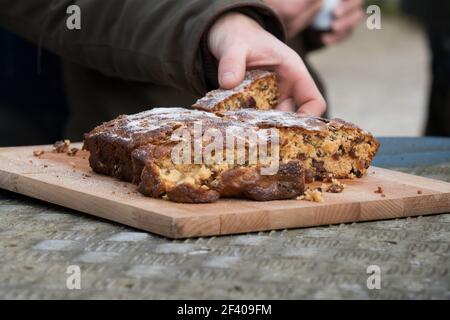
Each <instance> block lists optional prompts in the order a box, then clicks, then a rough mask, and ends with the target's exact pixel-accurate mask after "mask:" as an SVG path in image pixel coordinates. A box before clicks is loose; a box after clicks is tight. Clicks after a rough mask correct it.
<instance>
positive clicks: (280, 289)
mask: <svg viewBox="0 0 450 320" xmlns="http://www.w3.org/2000/svg"><path fill="white" fill-rule="evenodd" d="M382 145H383V147H382V150H381V151H380V154H379V156H378V157H377V159H376V161H375V164H376V165H379V166H383V167H391V168H392V167H394V168H396V169H398V170H401V171H404V172H409V173H413V174H417V175H422V176H428V177H432V178H435V179H441V180H445V181H449V182H450V139H424V138H423V139H406V138H405V139H382ZM73 266H75V267H73ZM369 266H376V267H375V268H379V269H377V270H379V271H380V285H381V288H380V289H369V288H368V287H367V280H368V278H369V277H370V276H372V277H373V273H368V267H369ZM73 268H75V269H73ZM78 268H79V269H78ZM449 269H450V215H449V214H440V215H432V216H425V217H416V218H406V219H395V220H388V221H376V222H364V223H352V224H341V225H332V226H326V227H314V228H303V229H293V230H281V231H272V232H260V233H252V234H243V235H234V236H221V237H208V238H197V239H188V240H181V241H180V240H169V239H166V238H163V237H160V236H157V235H154V234H150V233H146V232H141V231H139V230H136V229H132V228H129V227H126V226H123V225H119V224H115V223H112V222H109V221H106V220H101V219H98V218H95V217H92V216H88V215H85V214H82V213H79V212H76V211H73V210H69V209H65V208H62V207H58V206H55V205H51V204H48V203H44V202H41V201H38V200H34V199H31V198H28V197H25V196H21V195H17V194H14V193H11V192H7V191H0V298H2V299H53V298H55V299H78V298H81V299H98V298H101V299H103V298H106V299H107V298H115V299H142V298H146V299H147V298H149V299H240V298H243V299H279V298H280V299H303V298H312V299H321V298H329V299H339V298H343V299H351V298H357V299H371V298H373V299H379V298H383V299H418V298H425V299H427V298H442V299H450V271H449ZM74 270H75V273H76V272H77V271H78V270H79V271H80V280H81V281H80V289H77V288H73V284H74V283H76V281H75V282H74V280H73V279H74V278H73V276H75V275H76V274H73V273H70V272H74ZM68 272H69V273H68ZM371 272H372V271H371ZM68 282H69V286H67V284H68Z"/></svg>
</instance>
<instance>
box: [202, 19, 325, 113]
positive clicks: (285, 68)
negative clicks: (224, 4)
mask: <svg viewBox="0 0 450 320" xmlns="http://www.w3.org/2000/svg"><path fill="white" fill-rule="evenodd" d="M208 45H209V50H210V51H211V53H212V54H213V55H214V56H215V57H216V58H217V59H218V60H219V71H218V76H219V84H220V86H221V88H223V89H231V88H234V87H235V86H237V85H238V84H239V83H241V82H242V80H243V79H244V76H245V71H246V70H247V69H255V68H264V69H270V70H273V71H274V72H275V73H276V74H277V77H278V85H279V89H280V104H279V105H278V107H277V109H280V110H288V111H294V110H295V105H297V106H299V108H298V112H301V113H305V114H309V115H316V116H320V115H322V114H323V113H324V111H325V109H326V103H325V100H324V98H323V97H322V95H321V94H320V92H319V90H318V89H317V86H316V84H315V83H314V80H313V79H312V77H311V75H310V74H309V72H308V70H307V68H306V66H305V64H304V63H303V61H302V59H301V58H300V56H299V55H298V54H297V53H296V52H295V51H293V50H292V49H291V48H289V47H288V46H287V45H285V44H284V43H283V42H281V41H280V40H278V39H277V38H276V37H274V36H273V35H272V34H270V33H269V32H267V31H266V30H264V29H263V28H262V27H261V26H260V25H259V24H258V23H257V22H256V21H254V20H253V19H251V18H249V17H248V16H246V15H243V14H240V13H227V14H225V15H223V16H222V17H220V18H219V19H218V20H217V21H216V22H215V24H214V25H213V26H212V28H211V29H210V31H209V34H208Z"/></svg>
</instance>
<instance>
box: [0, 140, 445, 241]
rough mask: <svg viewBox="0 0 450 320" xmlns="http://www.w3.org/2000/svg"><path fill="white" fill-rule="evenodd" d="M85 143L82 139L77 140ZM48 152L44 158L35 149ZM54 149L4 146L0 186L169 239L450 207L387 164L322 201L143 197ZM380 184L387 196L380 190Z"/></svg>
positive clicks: (440, 188) (435, 190)
mask: <svg viewBox="0 0 450 320" xmlns="http://www.w3.org/2000/svg"><path fill="white" fill-rule="evenodd" d="M73 146H75V147H81V145H80V144H75V145H73ZM35 150H45V151H46V152H45V153H44V154H43V155H42V156H40V157H35V156H33V151H35ZM51 150H52V147H51V146H32V147H13V148H0V187H1V188H4V189H7V190H11V191H14V192H18V193H21V194H24V195H27V196H30V197H33V198H37V199H41V200H44V201H48V202H51V203H55V204H58V205H61V206H64V207H68V208H71V209H75V210H78V211H81V212H85V213H88V214H92V215H95V216H98V217H102V218H105V219H108V220H112V221H116V222H119V223H123V224H126V225H129V226H132V227H135V228H138V229H142V230H146V231H150V232H153V233H157V234H160V235H164V236H167V237H170V238H187V237H198V236H210V235H221V234H234V233H244V232H252V231H265V230H273V229H286V228H297V227H309V226H318V225H328V224H336V223H345V222H358V221H369V220H379V219H392V218H399V217H407V216H417V215H426V214H434V213H443V212H449V211H450V183H446V182H441V181H437V180H432V179H427V178H423V177H417V176H413V175H409V174H405V173H400V172H395V171H391V170H386V169H381V168H370V170H369V174H368V175H367V176H365V177H363V178H362V179H356V180H343V183H345V184H346V188H345V190H344V192H343V193H340V194H331V193H325V194H324V199H325V201H324V202H323V203H313V202H308V201H304V200H283V201H270V202H254V201H247V200H238V199H223V200H220V201H218V202H216V203H210V204H180V203H173V202H169V201H165V200H160V199H152V198H147V197H144V196H142V195H141V194H139V193H138V192H137V191H136V186H134V185H133V184H130V183H124V182H122V181H119V180H116V179H114V178H111V177H107V176H102V175H98V174H95V173H94V172H92V170H91V169H90V167H89V164H88V160H87V159H88V156H89V154H88V152H86V151H80V152H78V153H77V155H76V156H73V157H71V156H68V155H66V154H58V153H53V152H51ZM378 186H380V187H382V189H383V194H384V195H385V196H384V197H383V196H382V195H381V194H379V193H375V192H374V191H375V190H376V189H377V188H378Z"/></svg>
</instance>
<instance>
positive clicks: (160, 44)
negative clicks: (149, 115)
mask: <svg viewBox="0 0 450 320" xmlns="http://www.w3.org/2000/svg"><path fill="white" fill-rule="evenodd" d="M72 4H76V5H78V6H79V7H80V8H81V30H69V29H68V28H67V27H66V20H67V18H68V17H69V15H68V14H67V13H66V10H67V7H68V6H69V5H72ZM228 11H240V12H242V13H245V14H247V15H249V16H251V17H253V18H254V19H256V20H257V21H258V22H259V23H260V24H261V25H262V26H264V28H266V29H267V30H268V31H269V32H271V33H272V34H274V35H275V36H277V37H278V38H279V39H281V40H285V39H284V31H283V27H282V25H281V22H280V20H279V18H278V17H277V15H276V14H275V13H274V12H273V11H272V10H271V9H270V8H269V7H267V6H266V5H264V4H263V2H262V1H239V0H190V1H187V0H75V1H73V0H30V1H17V0H0V25H1V26H3V27H5V28H6V29H8V30H10V31H12V32H14V33H16V34H18V35H20V36H23V37H24V38H26V39H28V40H30V41H32V42H34V43H36V44H37V45H38V46H40V47H45V48H47V49H49V50H51V51H53V52H55V53H56V54H58V55H60V56H61V57H62V58H63V62H64V79H65V87H66V94H67V96H68V101H69V106H70V110H71V116H70V122H69V124H68V130H67V137H69V138H72V139H75V140H79V139H80V137H81V134H82V133H83V132H86V131H88V130H90V129H91V128H92V127H94V126H95V125H97V124H98V123H100V122H102V121H106V120H109V119H111V118H113V117H115V116H117V115H118V114H122V113H133V112H138V111H141V110H144V109H148V108H152V107H157V106H180V105H182V106H188V105H190V104H191V103H192V102H193V101H195V99H196V98H198V97H199V96H201V95H203V94H204V93H205V92H206V91H208V90H210V89H212V88H215V87H217V62H216V61H215V59H214V58H213V57H212V55H211V54H210V53H209V51H208V50H207V48H206V45H205V42H206V41H205V35H206V34H207V31H208V29H209V27H210V26H211V24H212V23H213V22H214V21H215V20H216V19H217V18H218V17H219V16H220V15H221V14H223V13H225V12H228ZM301 47H302V45H299V48H301Z"/></svg>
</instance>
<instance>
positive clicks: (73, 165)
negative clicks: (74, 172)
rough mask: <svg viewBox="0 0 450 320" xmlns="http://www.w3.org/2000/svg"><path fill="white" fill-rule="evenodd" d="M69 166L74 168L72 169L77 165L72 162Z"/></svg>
mask: <svg viewBox="0 0 450 320" xmlns="http://www.w3.org/2000/svg"><path fill="white" fill-rule="evenodd" d="M69 164H70V165H71V166H72V168H75V167H76V166H77V165H76V164H75V162H72V161H70V162H69Z"/></svg>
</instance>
